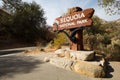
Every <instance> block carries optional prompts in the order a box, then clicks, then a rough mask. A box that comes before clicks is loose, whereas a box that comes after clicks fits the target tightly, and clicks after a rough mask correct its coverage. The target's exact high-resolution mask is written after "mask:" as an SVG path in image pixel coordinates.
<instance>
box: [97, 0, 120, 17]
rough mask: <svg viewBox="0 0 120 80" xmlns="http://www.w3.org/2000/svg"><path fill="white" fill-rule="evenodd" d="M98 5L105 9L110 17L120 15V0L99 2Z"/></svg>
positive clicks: (101, 0) (99, 0)
mask: <svg viewBox="0 0 120 80" xmlns="http://www.w3.org/2000/svg"><path fill="white" fill-rule="evenodd" d="M98 4H99V5H100V6H101V7H103V8H104V9H105V11H106V13H107V14H109V15H115V14H120V1H119V0H98Z"/></svg>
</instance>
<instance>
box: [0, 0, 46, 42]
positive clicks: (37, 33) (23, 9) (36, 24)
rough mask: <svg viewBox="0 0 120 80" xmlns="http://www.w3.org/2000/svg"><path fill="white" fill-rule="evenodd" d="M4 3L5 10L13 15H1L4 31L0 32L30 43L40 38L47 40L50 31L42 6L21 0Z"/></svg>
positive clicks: (5, 1)
mask: <svg viewBox="0 0 120 80" xmlns="http://www.w3.org/2000/svg"><path fill="white" fill-rule="evenodd" d="M3 2H4V4H3V8H4V9H6V10H7V11H8V12H9V11H10V12H12V13H9V14H5V16H4V15H0V20H1V23H0V25H1V26H0V27H1V29H2V30H0V32H2V33H6V35H9V34H10V35H11V36H12V37H14V38H16V39H18V40H22V41H26V42H30V43H33V42H35V41H36V40H37V39H39V38H43V39H45V36H46V33H47V31H48V30H47V28H46V18H45V17H44V10H43V9H42V7H41V6H39V5H38V4H36V3H35V2H32V3H26V2H22V1H21V0H3ZM1 35H2V36H5V35H4V34H1Z"/></svg>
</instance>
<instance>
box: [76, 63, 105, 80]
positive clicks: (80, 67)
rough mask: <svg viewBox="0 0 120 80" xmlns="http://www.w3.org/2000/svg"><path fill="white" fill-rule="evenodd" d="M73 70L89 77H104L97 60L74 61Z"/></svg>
mask: <svg viewBox="0 0 120 80" xmlns="http://www.w3.org/2000/svg"><path fill="white" fill-rule="evenodd" d="M74 70H75V72H78V73H80V74H83V75H87V76H91V77H99V78H100V77H105V72H104V69H103V68H102V67H101V66H99V63H97V62H95V63H91V62H87V61H77V62H76V63H74Z"/></svg>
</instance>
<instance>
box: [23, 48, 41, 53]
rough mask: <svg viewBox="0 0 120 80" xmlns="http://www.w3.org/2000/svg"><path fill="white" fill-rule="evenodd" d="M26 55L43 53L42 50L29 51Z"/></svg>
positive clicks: (26, 51)
mask: <svg viewBox="0 0 120 80" xmlns="http://www.w3.org/2000/svg"><path fill="white" fill-rule="evenodd" d="M24 53H26V54H40V53H41V51H40V49H28V50H25V51H24Z"/></svg>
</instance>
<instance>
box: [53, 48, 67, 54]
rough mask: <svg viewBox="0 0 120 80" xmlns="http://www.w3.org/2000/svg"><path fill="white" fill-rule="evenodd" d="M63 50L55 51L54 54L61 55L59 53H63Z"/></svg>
mask: <svg viewBox="0 0 120 80" xmlns="http://www.w3.org/2000/svg"><path fill="white" fill-rule="evenodd" d="M65 51H66V50H65V49H58V50H56V51H55V54H61V53H65Z"/></svg>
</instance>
